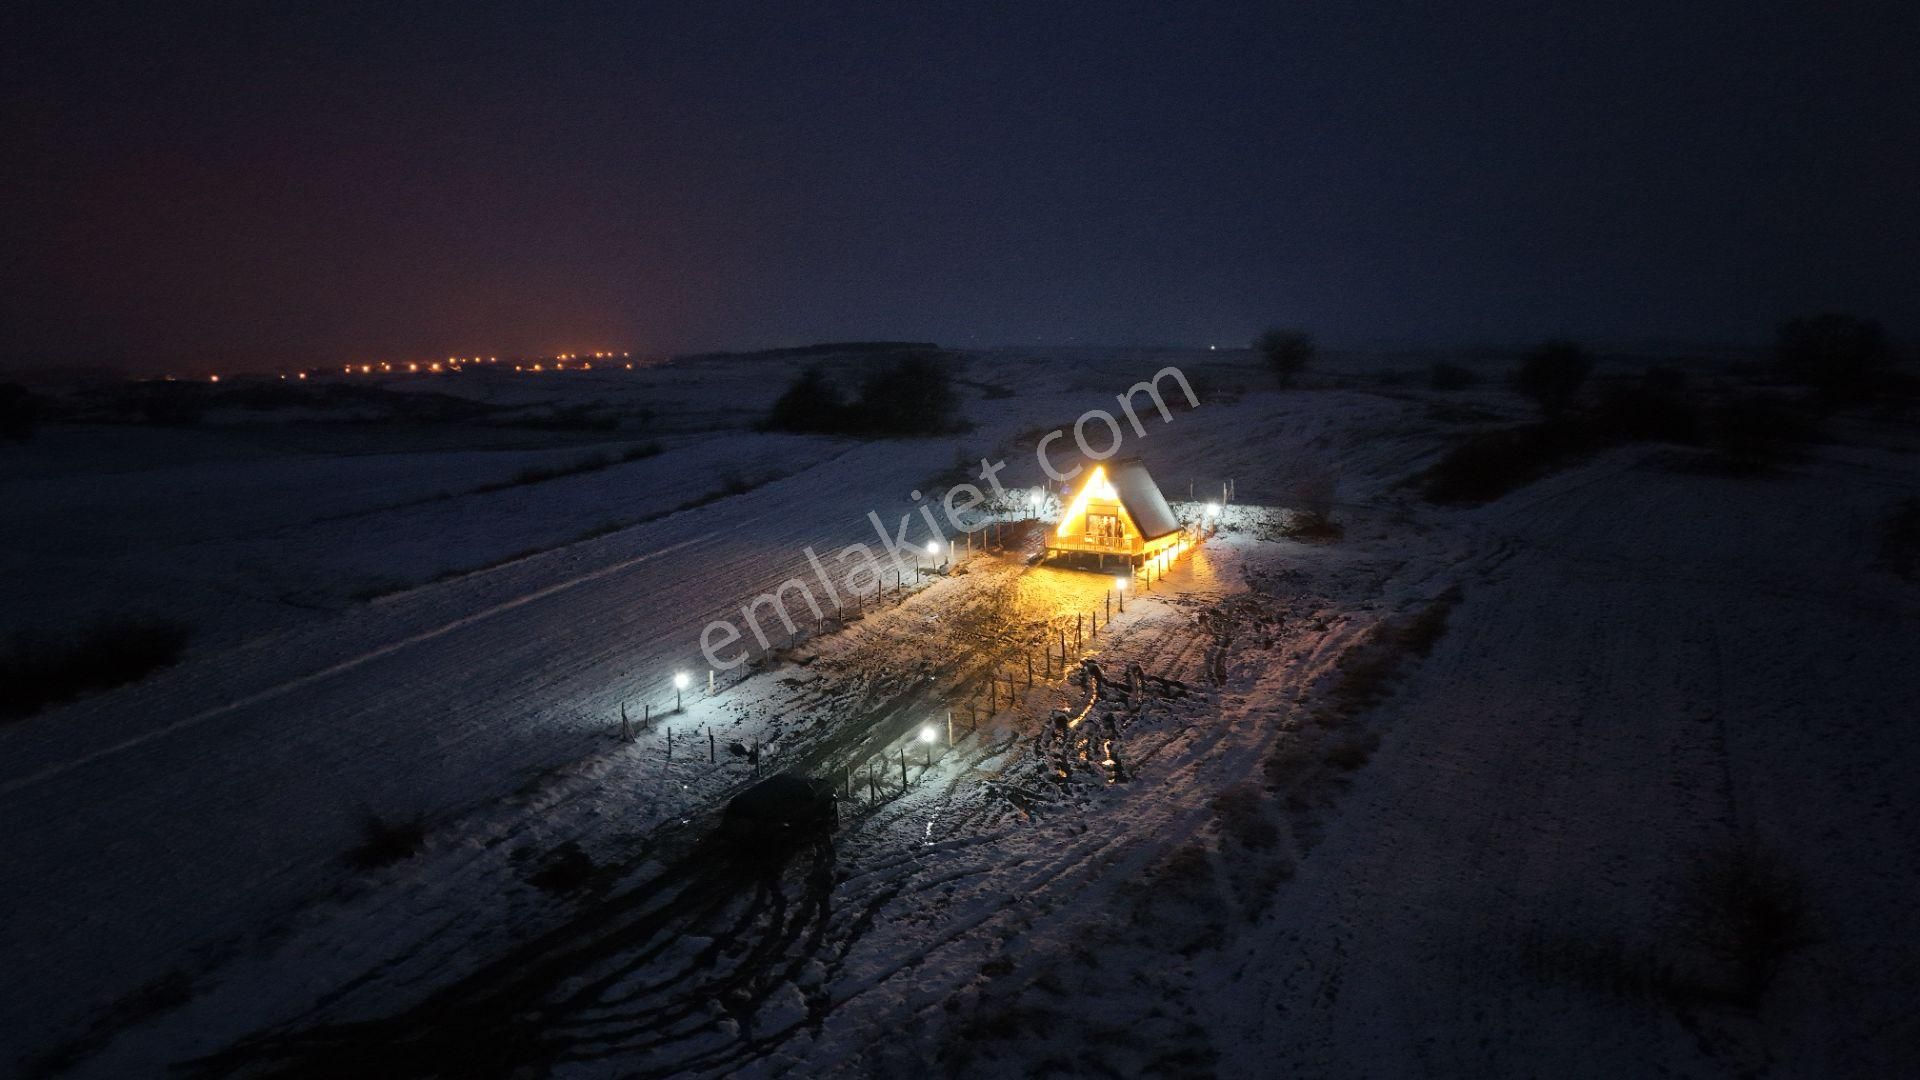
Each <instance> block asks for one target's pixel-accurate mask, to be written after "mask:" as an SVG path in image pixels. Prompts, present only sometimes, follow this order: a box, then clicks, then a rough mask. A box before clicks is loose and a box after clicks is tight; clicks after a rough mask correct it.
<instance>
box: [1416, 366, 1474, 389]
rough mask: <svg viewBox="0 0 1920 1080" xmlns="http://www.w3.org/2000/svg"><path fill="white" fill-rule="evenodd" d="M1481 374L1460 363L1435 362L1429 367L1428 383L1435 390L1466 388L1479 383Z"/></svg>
mask: <svg viewBox="0 0 1920 1080" xmlns="http://www.w3.org/2000/svg"><path fill="white" fill-rule="evenodd" d="M1479 382H1480V376H1478V375H1475V374H1474V373H1473V370H1472V369H1471V368H1465V367H1461V366H1460V365H1459V364H1445V363H1441V364H1435V365H1433V366H1432V367H1430V368H1428V369H1427V385H1428V386H1429V387H1432V388H1433V389H1435V390H1442V391H1452V390H1466V389H1468V388H1470V387H1473V386H1476V385H1478V384H1479Z"/></svg>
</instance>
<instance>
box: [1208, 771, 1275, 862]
mask: <svg viewBox="0 0 1920 1080" xmlns="http://www.w3.org/2000/svg"><path fill="white" fill-rule="evenodd" d="M1263 801H1264V800H1263V799H1262V798H1261V795H1260V789H1259V788H1258V787H1256V786H1255V785H1253V784H1236V785H1235V786H1233V787H1231V788H1228V789H1227V790H1225V791H1223V792H1221V793H1220V794H1219V795H1218V796H1216V797H1215V798H1214V800H1213V812H1214V814H1215V816H1216V817H1217V818H1218V819H1219V821H1220V831H1221V832H1222V833H1224V834H1225V835H1226V836H1227V837H1229V838H1230V839H1232V840H1233V841H1234V842H1235V843H1237V844H1239V845H1240V846H1241V847H1244V848H1250V849H1252V850H1254V851H1266V850H1268V849H1270V848H1274V847H1277V846H1278V845H1279V843H1280V828H1279V826H1277V825H1275V824H1274V823H1273V822H1272V821H1270V820H1268V819H1267V816H1266V813H1265V812H1264V810H1263V808H1262V805H1261V804H1262V802H1263Z"/></svg>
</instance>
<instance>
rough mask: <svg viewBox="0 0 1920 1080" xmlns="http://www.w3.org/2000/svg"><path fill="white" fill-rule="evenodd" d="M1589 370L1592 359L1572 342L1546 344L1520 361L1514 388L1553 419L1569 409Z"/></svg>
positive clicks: (1590, 369) (1515, 371)
mask: <svg viewBox="0 0 1920 1080" xmlns="http://www.w3.org/2000/svg"><path fill="white" fill-rule="evenodd" d="M1592 370H1593V358H1592V357H1591V356H1589V355H1587V351H1586V350H1585V349H1582V348H1581V347H1580V346H1578V345H1576V344H1574V343H1573V342H1571V341H1549V342H1546V343H1545V344H1543V345H1541V346H1539V347H1538V348H1536V349H1534V350H1533V351H1532V352H1530V353H1528V354H1527V355H1526V356H1525V357H1524V358H1523V359H1522V360H1521V361H1520V366H1519V367H1518V368H1516V369H1515V370H1514V372H1513V388H1514V389H1515V390H1517V391H1519V392H1520V393H1521V394H1522V395H1524V396H1526V397H1528V398H1530V399H1532V401H1533V403H1534V404H1535V405H1538V406H1539V407H1540V412H1541V413H1542V414H1543V415H1545V416H1546V417H1547V418H1549V419H1554V418H1557V417H1559V416H1560V415H1561V414H1563V413H1565V412H1566V411H1567V409H1568V408H1569V407H1570V406H1572V404H1573V402H1574V399H1575V398H1576V397H1578V396H1579V394H1580V384H1582V383H1584V382H1586V381H1587V374H1588V373H1589V372H1591V371H1592Z"/></svg>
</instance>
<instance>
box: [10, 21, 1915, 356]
mask: <svg viewBox="0 0 1920 1080" xmlns="http://www.w3.org/2000/svg"><path fill="white" fill-rule="evenodd" d="M269 9H271V11H272V14H268V11H269ZM0 54H3V55H0V81H3V86H4V95H5V107H4V113H3V114H0V118H3V120H0V122H3V123H4V136H5V143H6V151H5V154H4V155H3V156H0V177H3V178H4V184H5V190H6V196H5V205H4V208H3V209H0V244H3V245H4V253H5V258H4V263H3V264H0V265H4V275H5V276H4V280H3V281H0V331H4V333H3V334H0V357H4V358H5V359H6V361H8V362H11V363H16V364H17V363H22V362H27V361H36V362H41V361H47V360H61V361H85V362H109V363H128V364H134V365H140V366H146V365H162V364H168V363H176V362H180V361H183V360H190V359H203V358H204V359H217V360H220V361H221V362H233V361H243V362H252V361H258V362H261V363H268V362H285V361H291V360H299V361H309V360H311V361H321V360H338V359H343V358H345V359H355V358H378V357H401V356H409V355H411V356H427V355H446V354H452V353H460V354H471V353H475V352H480V353H500V354H506V353H531V352H554V351H560V350H566V349H593V348H601V347H611V348H622V349H625V348H631V349H635V350H644V351H686V350H696V349H712V348H739V347H756V346H764V345H774V344H793V343H801V342H807V341H817V340H830V339H841V338H876V337H885V338H913V339H932V340H937V341H940V342H942V343H945V344H950V345H961V346H967V345H995V344H1018V343H1033V342H1045V343H1099V344H1146V343H1207V342H1222V343H1234V344H1240V343H1244V342H1245V341H1246V340H1248V339H1249V338H1250V337H1251V336H1252V335H1253V334H1254V333H1255V332H1256V331H1257V330H1258V329H1259V328H1260V327H1261V326H1262V325H1265V324H1268V323H1282V324H1294V325H1301V326H1305V327H1308V328H1310V329H1312V330H1314V331H1315V332H1317V333H1318V334H1319V336H1320V337H1321V339H1322V340H1323V341H1326V342H1329V343H1331V344H1334V345H1342V344H1345V345H1380V344H1453V343H1480V342H1521V341H1526V340H1529V339H1533V338H1538V337H1541V336H1544V335H1548V334H1571V335H1575V336H1578V337H1582V338H1585V339H1588V340H1595V341H1629V340H1645V339H1681V340H1692V341H1715V340H1718V341H1736V342H1740V341H1759V340H1763V339H1765V338H1766V337H1767V335H1768V334H1769V333H1770V331H1771V327H1772V325H1773V324H1774V323H1775V322H1776V321H1777V320H1778V319H1780V318H1781V317H1783V316H1785V315H1789V314H1794V313H1797V312H1800V311H1804V310H1815V309H1823V308H1838V309H1843V310H1848V311H1854V312H1858V313H1860V314H1865V315H1869V316H1873V317H1877V318H1880V319H1882V320H1883V321H1885V322H1886V323H1887V324H1888V325H1889V328H1890V329H1892V330H1893V331H1894V332H1896V333H1900V334H1910V333H1912V332H1913V331H1914V329H1915V328H1916V326H1920V290H1916V288H1915V285H1916V283H1917V282H1920V125H1917V124H1916V116H1917V114H1920V5H1914V4H1912V3H1911V2H1903V3H1885V4H1845V3H1802V4H1773V3H1754V2H1750V0H1749V2H1725V3H1723V2H1717V0H1715V2H1688V3H1673V2H1671V0H1667V2H1663V3H1657V4H1656V3H1604V4H1593V5H1586V6H1579V5H1567V4H1543V3H1514V4H1505V3H1475V2H1472V0H1462V2H1460V3H1455V4H1400V3H1372V4H1368V3H1358V2H1354V0H1347V2H1340V3H1268V4H1259V5H1246V6H1213V5H1189V4H1180V3H1171V2H1168V3H1160V4H1128V5H1122V4H1069V3H1038V2H1036V3H1030V4H1018V5H1014V4H1009V5H1005V6H1004V7H998V8H989V7H985V6H979V5H964V4H955V5H920V4H905V3H885V4H873V5H854V4H832V3H796V4H790V5H784V4H783V5H772V4H756V5H731V4H719V3H680V4H672V5H653V4H644V3H622V4H614V5H605V6H598V5H574V4H568V5H561V4H552V5H548V6H545V7H542V8H533V7H525V8H518V9H507V8H484V9H483V8H482V7H480V6H479V5H453V6H448V7H445V8H430V7H428V6H427V5H421V4H412V3H405V4H400V3H384V4H380V5H377V6H370V7H366V8H351V7H349V6H347V5H341V4H328V3H314V4H308V5H293V4H276V5H249V6H246V7H242V6H238V5H236V6H234V7H232V8H225V9H216V8H193V9H189V8H187V7H184V6H182V7H175V6H174V5H169V4H147V5H144V6H142V7H140V8H128V9H121V10H115V9H106V8H86V9H83V8H82V7H80V6H77V5H71V4H62V5H58V6H48V7H38V6H31V5H26V6H23V5H18V4H15V5H8V6H6V8H5V9H4V13H3V14H0Z"/></svg>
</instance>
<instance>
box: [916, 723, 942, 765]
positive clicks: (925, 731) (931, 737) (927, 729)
mask: <svg viewBox="0 0 1920 1080" xmlns="http://www.w3.org/2000/svg"><path fill="white" fill-rule="evenodd" d="M938 738H939V735H938V734H937V733H935V731H934V730H933V725H932V724H922V725H920V741H921V742H923V743H925V744H926V745H927V768H929V769H931V768H933V744H934V741H935V740H936V739H938Z"/></svg>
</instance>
